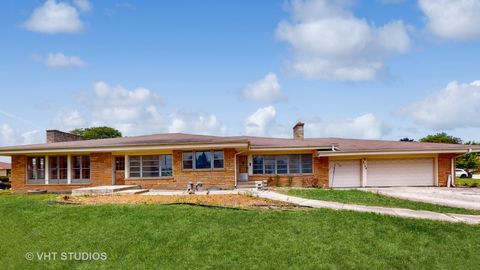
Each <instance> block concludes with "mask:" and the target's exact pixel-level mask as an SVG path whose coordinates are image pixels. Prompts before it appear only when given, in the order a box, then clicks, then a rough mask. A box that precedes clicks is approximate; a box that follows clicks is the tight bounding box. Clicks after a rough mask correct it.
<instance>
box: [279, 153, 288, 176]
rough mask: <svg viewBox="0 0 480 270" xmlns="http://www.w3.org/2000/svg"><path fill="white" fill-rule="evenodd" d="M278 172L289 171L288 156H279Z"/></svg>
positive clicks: (284, 172) (285, 172)
mask: <svg viewBox="0 0 480 270" xmlns="http://www.w3.org/2000/svg"><path fill="white" fill-rule="evenodd" d="M276 161H277V174H287V173H288V156H277V159H276Z"/></svg>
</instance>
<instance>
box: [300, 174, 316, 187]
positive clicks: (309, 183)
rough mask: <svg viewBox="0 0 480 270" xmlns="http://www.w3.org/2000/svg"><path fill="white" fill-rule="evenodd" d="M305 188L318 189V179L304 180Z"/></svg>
mask: <svg viewBox="0 0 480 270" xmlns="http://www.w3.org/2000/svg"><path fill="white" fill-rule="evenodd" d="M303 186H304V187H310V188H316V187H318V178H316V177H309V178H305V179H304V180H303Z"/></svg>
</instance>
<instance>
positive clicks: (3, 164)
mask: <svg viewBox="0 0 480 270" xmlns="http://www.w3.org/2000/svg"><path fill="white" fill-rule="evenodd" d="M0 169H3V170H11V169H12V164H10V163H6V162H0Z"/></svg>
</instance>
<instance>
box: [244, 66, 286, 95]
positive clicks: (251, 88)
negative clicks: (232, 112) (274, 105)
mask: <svg viewBox="0 0 480 270" xmlns="http://www.w3.org/2000/svg"><path fill="white" fill-rule="evenodd" d="M243 96H244V97H245V98H247V99H249V100H252V101H258V102H276V101H280V100H283V99H284V98H285V96H284V95H283V93H282V89H281V86H280V83H279V82H278V79H277V75H276V74H275V73H271V72H270V73H268V74H267V75H265V77H264V78H262V79H260V80H258V81H256V82H254V83H252V84H250V85H248V86H247V87H246V88H245V89H244V90H243Z"/></svg>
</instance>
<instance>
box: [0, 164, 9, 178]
mask: <svg viewBox="0 0 480 270" xmlns="http://www.w3.org/2000/svg"><path fill="white" fill-rule="evenodd" d="M11 169H12V166H11V165H10V163H6V162H0V178H4V177H7V176H8V175H9V174H10V170H11Z"/></svg>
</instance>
